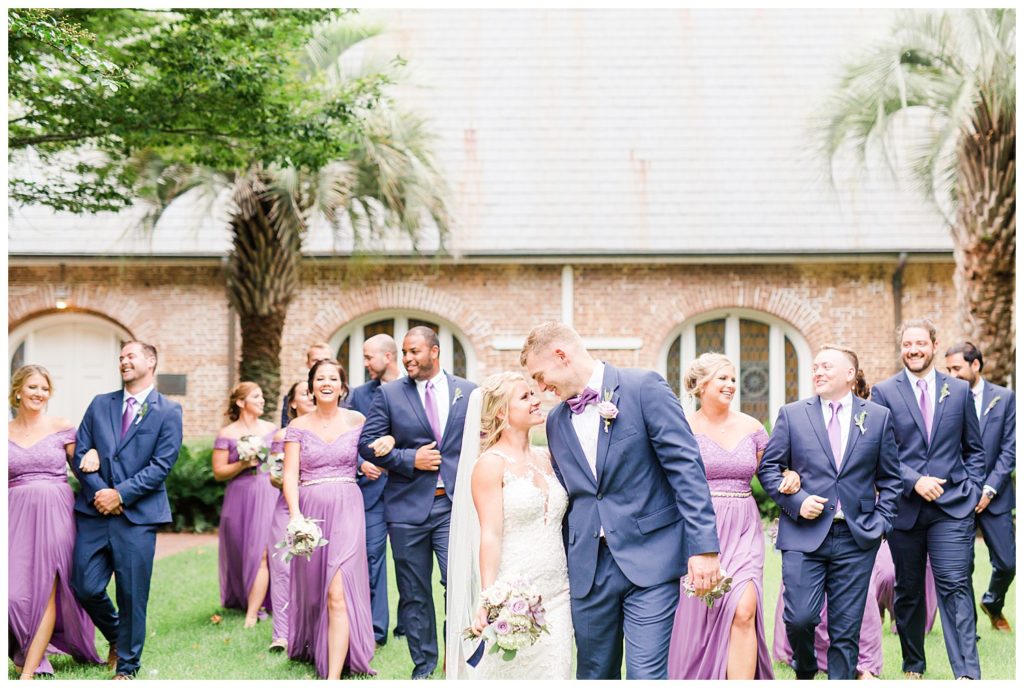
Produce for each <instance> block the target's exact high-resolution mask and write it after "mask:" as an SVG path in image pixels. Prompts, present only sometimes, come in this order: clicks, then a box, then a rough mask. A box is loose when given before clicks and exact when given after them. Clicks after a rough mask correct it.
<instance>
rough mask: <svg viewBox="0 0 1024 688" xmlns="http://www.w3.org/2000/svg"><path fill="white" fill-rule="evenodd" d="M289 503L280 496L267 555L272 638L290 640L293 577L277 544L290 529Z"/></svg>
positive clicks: (275, 508) (275, 510)
mask: <svg viewBox="0 0 1024 688" xmlns="http://www.w3.org/2000/svg"><path fill="white" fill-rule="evenodd" d="M288 519H289V515H288V503H287V502H286V501H284V495H283V494H278V496H277V504H275V505H274V516H273V517H272V518H271V520H270V542H268V543H267V553H268V554H269V555H270V560H269V562H268V563H269V564H270V599H271V602H272V603H273V607H274V629H273V632H272V634H271V637H272V638H273V639H274V640H277V639H278V638H283V639H285V640H287V639H288V593H289V588H290V585H289V579H290V577H291V568H292V565H291V562H288V563H285V561H284V553H285V550H284V549H277V547H276V545H277V543H279V542H281V541H283V540H284V539H285V536H286V531H287V529H288Z"/></svg>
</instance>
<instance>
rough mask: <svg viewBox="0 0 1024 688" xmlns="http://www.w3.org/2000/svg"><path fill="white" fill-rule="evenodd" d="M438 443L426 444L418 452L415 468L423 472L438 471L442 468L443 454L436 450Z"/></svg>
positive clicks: (414, 463)
mask: <svg viewBox="0 0 1024 688" xmlns="http://www.w3.org/2000/svg"><path fill="white" fill-rule="evenodd" d="M435 446H437V442H431V443H430V444H424V445H423V446H422V447H420V448H419V449H417V450H416V457H415V458H414V459H413V466H414V467H415V468H418V469H420V470H421V471H436V470H438V469H439V468H440V467H441V452H439V451H437V450H436V449H434V447H435Z"/></svg>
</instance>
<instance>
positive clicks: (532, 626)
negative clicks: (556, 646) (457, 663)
mask: <svg viewBox="0 0 1024 688" xmlns="http://www.w3.org/2000/svg"><path fill="white" fill-rule="evenodd" d="M480 605H481V606H483V607H484V609H486V610H487V621H488V625H487V626H486V627H485V628H484V630H483V632H482V633H481V634H480V637H481V638H482V639H483V641H484V643H483V644H484V645H486V644H487V643H490V645H491V649H490V653H491V654H496V653H498V652H500V653H501V658H502V659H504V660H505V661H506V662H508V661H511V660H512V659H515V656H516V653H517V652H518V651H519V650H520V649H522V648H524V647H529V646H530V645H533V644H534V643H535V642H537V639H538V638H539V637H540V634H541V633H550V631H549V630H548V626H547V622H546V620H545V618H544V613H545V612H544V604H543V600H542V599H541V596H540V593H538V592H537V590H536V588H535V587H534V586H533V585H532V584H531V583H530V581H528V580H526V579H522V578H519V579H516V580H512V581H508V582H506V581H497V582H495V583H494V585H492V586H490V587H489V588H487V589H486V590H484V591H483V592H481V593H480ZM464 635H465V637H467V638H475V637H476V635H475V634H474V633H473V630H472V628H467V629H466V630H465V632H464ZM477 661H479V659H477ZM471 665H472V666H475V665H476V664H475V662H471Z"/></svg>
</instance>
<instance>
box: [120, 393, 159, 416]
mask: <svg viewBox="0 0 1024 688" xmlns="http://www.w3.org/2000/svg"><path fill="white" fill-rule="evenodd" d="M153 387H155V385H150V386H149V387H147V388H146V389H144V390H142V391H141V392H139V393H138V394H129V393H128V390H127V389H126V390H124V399H122V400H121V417H122V418H123V417H124V410H125V408H127V406H128V397H134V398H135V415H136V416H138V415H139V413H140V409H141V408H142V405H143V404H144V403H145V402H146V399H147V398H149V393H150V392H152V391H153Z"/></svg>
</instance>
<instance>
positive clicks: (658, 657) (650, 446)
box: [519, 322, 721, 679]
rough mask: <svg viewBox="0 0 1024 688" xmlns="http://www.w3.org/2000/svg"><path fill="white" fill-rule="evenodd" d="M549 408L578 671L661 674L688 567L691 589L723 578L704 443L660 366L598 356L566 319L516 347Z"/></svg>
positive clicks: (593, 675)
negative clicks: (564, 500) (553, 403)
mask: <svg viewBox="0 0 1024 688" xmlns="http://www.w3.org/2000/svg"><path fill="white" fill-rule="evenodd" d="M519 362H520V364H521V365H522V366H523V367H524V368H526V369H527V371H528V373H529V375H530V377H531V378H532V379H533V380H534V381H536V383H537V385H538V386H539V387H540V389H541V391H548V390H550V391H552V392H554V394H555V395H556V396H558V398H559V399H561V400H562V402H563V403H562V404H560V405H559V406H557V407H556V408H554V409H553V410H552V411H551V413H550V414H548V420H547V438H548V446H549V447H550V448H551V455H552V458H553V459H554V462H553V463H554V469H555V475H556V476H557V477H558V480H559V481H560V482H561V483H562V485H564V486H565V489H566V491H567V492H568V493H569V510H568V513H567V514H566V526H565V527H566V541H567V546H568V552H567V558H568V564H569V596H570V606H571V609H572V622H573V629H574V631H575V637H576V678H578V679H617V678H619V677H620V675H621V672H622V651H623V640H625V647H626V678H629V679H664V678H667V677H668V646H669V639H670V638H671V636H672V621H673V619H674V616H675V609H676V607H677V606H678V604H679V579H680V578H681V577H682V576H683V575H684V574H688V575H689V576H690V580H691V581H693V585H694V587H695V589H696V592H697V594H700V595H703V594H704V593H707V592H710V591H711V590H712V589H714V588H715V587H716V586H717V584H718V583H719V582H720V579H721V565H720V563H719V559H718V533H717V530H716V527H715V512H714V508H713V507H712V505H711V492H710V490H709V489H708V484H707V476H706V475H705V473H704V464H703V463H702V462H701V459H700V448H699V447H698V446H697V440H696V439H695V438H694V436H693V433H692V432H691V431H690V425H689V423H687V422H686V417H685V416H684V415H683V409H682V406H681V405H680V403H679V399H678V398H677V397H676V395H675V394H673V393H672V390H671V389H670V388H669V386H668V384H667V383H666V382H665V379H664V378H662V377H661V376H660V375H658V374H657V373H655V372H651V371H648V370H637V369H633V368H616V367H614V366H612V365H610V364H608V363H604V362H602V361H598V360H596V359H594V358H593V357H592V356H591V355H590V353H589V352H588V351H587V350H586V347H585V346H584V344H583V340H582V339H581V338H580V336H579V334H578V333H577V332H576V331H575V330H574V329H572V328H571V327H569V326H567V325H562V324H560V323H554V322H549V323H544V324H542V325H539V326H537V327H535V328H534V329H533V330H532V331H531V332H530V334H529V336H528V337H527V339H526V343H525V344H524V345H523V349H522V351H521V352H520V355H519Z"/></svg>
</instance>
